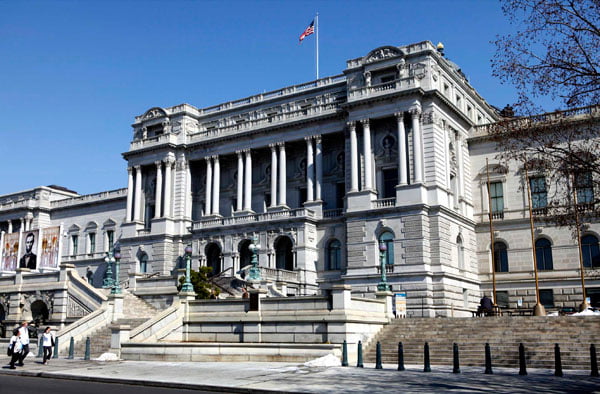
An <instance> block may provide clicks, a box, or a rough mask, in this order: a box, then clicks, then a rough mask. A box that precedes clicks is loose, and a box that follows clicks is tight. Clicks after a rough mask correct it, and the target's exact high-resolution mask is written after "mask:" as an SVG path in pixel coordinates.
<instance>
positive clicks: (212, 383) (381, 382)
mask: <svg viewBox="0 0 600 394" xmlns="http://www.w3.org/2000/svg"><path fill="white" fill-rule="evenodd" d="M2 361H3V362H4V364H6V362H7V360H6V357H4V358H3V359H2ZM432 370H433V371H432V372H431V373H424V372H422V366H420V365H408V366H407V370H406V371H403V372H399V371H397V370H396V366H395V365H385V364H384V369H383V370H376V369H374V366H373V365H369V364H367V365H365V368H356V367H346V368H344V367H319V368H309V367H306V366H304V365H302V364H294V363H212V362H206V363H203V362H182V363H175V362H172V363H169V362H144V361H119V362H100V361H83V360H65V359H58V360H52V361H51V362H50V364H49V365H42V364H40V362H39V360H38V359H35V360H33V359H30V360H28V362H27V364H26V365H25V367H21V368H19V369H17V370H16V371H12V370H8V369H6V368H2V369H1V370H0V373H1V374H11V375H24V376H36V377H39V378H55V379H56V378H58V379H68V380H74V381H93V382H112V383H121V384H133V385H145V386H157V387H173V388H180V389H198V390H215V391H225V392H310V393H325V392H327V393H346V392H369V393H380V392H381V393H383V392H403V393H410V392H419V393H439V392H494V393H533V392H546V393H564V392H588V393H593V392H600V378H592V377H590V376H589V371H565V376H564V377H562V378H558V377H555V376H553V371H552V370H542V369H536V370H533V369H530V370H528V373H529V374H528V375H527V376H519V375H518V374H517V372H518V371H517V370H516V369H508V368H494V374H493V375H485V374H483V367H482V368H474V367H467V368H462V373H461V374H452V373H451V372H452V368H451V367H440V366H433V367H432ZM40 387H42V386H40Z"/></svg>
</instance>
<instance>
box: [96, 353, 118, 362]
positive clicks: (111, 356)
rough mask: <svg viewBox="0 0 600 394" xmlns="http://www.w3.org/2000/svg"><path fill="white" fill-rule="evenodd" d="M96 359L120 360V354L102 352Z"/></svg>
mask: <svg viewBox="0 0 600 394" xmlns="http://www.w3.org/2000/svg"><path fill="white" fill-rule="evenodd" d="M94 360H96V361H119V356H117V355H116V354H114V353H102V355H101V356H100V357H98V358H95V359H94Z"/></svg>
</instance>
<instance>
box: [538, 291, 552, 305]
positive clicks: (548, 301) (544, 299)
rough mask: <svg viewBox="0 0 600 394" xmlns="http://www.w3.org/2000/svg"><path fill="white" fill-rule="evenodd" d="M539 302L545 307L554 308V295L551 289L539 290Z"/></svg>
mask: <svg viewBox="0 0 600 394" xmlns="http://www.w3.org/2000/svg"><path fill="white" fill-rule="evenodd" d="M540 303H541V304H542V305H543V306H544V307H545V308H554V295H553V294H552V289H545V290H540Z"/></svg>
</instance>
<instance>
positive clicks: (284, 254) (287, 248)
mask: <svg viewBox="0 0 600 394" xmlns="http://www.w3.org/2000/svg"><path fill="white" fill-rule="evenodd" d="M275 267H276V268H277V269H283V270H288V271H293V270H294V255H293V253H292V241H291V240H290V239H289V238H288V237H280V238H279V239H277V241H276V242H275Z"/></svg>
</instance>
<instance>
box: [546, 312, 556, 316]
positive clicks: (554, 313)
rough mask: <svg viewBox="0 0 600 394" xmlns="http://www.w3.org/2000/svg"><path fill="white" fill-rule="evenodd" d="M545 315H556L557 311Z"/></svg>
mask: <svg viewBox="0 0 600 394" xmlns="http://www.w3.org/2000/svg"><path fill="white" fill-rule="evenodd" d="M546 316H558V311H554V312H550V313H548V314H547V315H546Z"/></svg>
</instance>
